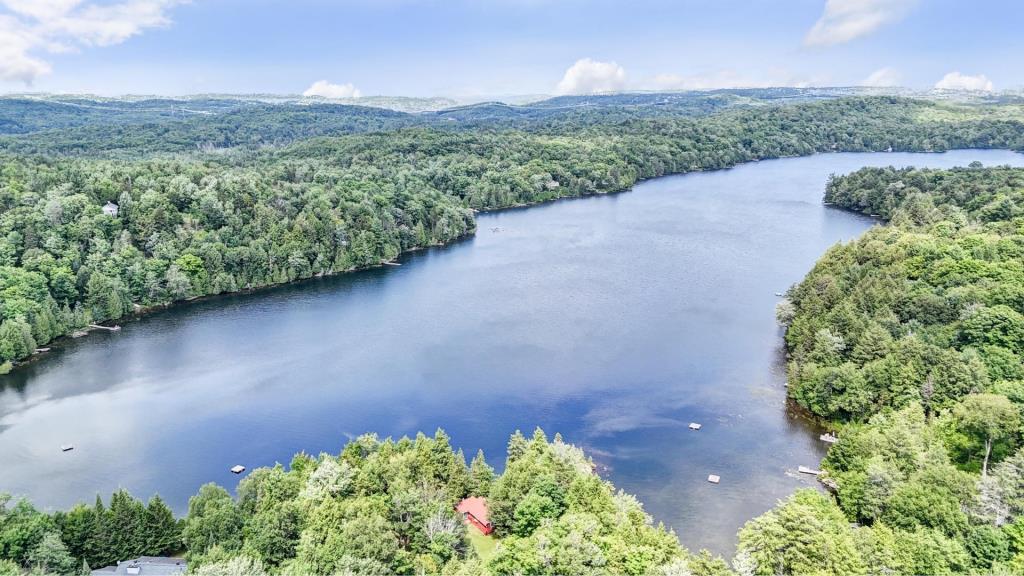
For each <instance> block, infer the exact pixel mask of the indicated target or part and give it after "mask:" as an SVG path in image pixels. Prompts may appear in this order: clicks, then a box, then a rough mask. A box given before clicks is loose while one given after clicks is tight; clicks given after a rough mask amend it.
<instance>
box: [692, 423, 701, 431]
mask: <svg viewBox="0 0 1024 576" xmlns="http://www.w3.org/2000/svg"><path fill="white" fill-rule="evenodd" d="M690 430H700V424H697V423H696V422H690Z"/></svg>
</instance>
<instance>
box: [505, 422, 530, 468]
mask: <svg viewBox="0 0 1024 576" xmlns="http://www.w3.org/2000/svg"><path fill="white" fill-rule="evenodd" d="M526 447H527V443H526V438H525V437H524V436H523V433H522V432H521V431H519V430H516V431H515V434H512V437H511V438H509V439H508V460H507V461H506V466H507V465H508V464H511V463H512V462H515V461H516V460H517V459H518V458H519V457H520V456H522V455H523V454H525V453H526Z"/></svg>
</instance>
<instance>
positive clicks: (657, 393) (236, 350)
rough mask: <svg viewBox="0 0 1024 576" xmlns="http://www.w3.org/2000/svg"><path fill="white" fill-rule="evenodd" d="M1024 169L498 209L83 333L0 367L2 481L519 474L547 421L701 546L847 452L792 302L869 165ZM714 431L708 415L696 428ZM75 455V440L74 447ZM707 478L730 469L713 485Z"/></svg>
mask: <svg viewBox="0 0 1024 576" xmlns="http://www.w3.org/2000/svg"><path fill="white" fill-rule="evenodd" d="M973 160H980V161H981V162H983V163H985V164H986V165H994V164H1014V165H1024V156H1022V155H1019V154H1014V153H1010V152H1002V151H992V150H989V151H956V152H949V153H945V154H898V153H897V154H881V153H879V154H827V155H817V156H811V157H806V158H793V159H784V160H773V161H765V162H759V163H753V164H747V165H743V166H739V167H737V168H734V169H731V170H724V171H717V172H705V173H695V174H689V175H682V176H671V177H665V178H659V179H656V180H651V181H648V182H644V183H641V184H639V185H637V186H636V187H635V189H634V190H632V191H631V192H628V193H623V194H617V195H611V196H602V197H590V198H585V199H578V200H566V201H560V202H555V203H550V204H546V205H541V206H536V207H531V208H527V209H520V210H508V211H502V212H496V213H489V214H481V215H479V218H478V226H479V229H478V232H477V234H476V235H475V237H473V238H471V239H467V240H465V241H462V242H459V243H456V244H454V245H452V246H448V247H445V248H439V249H432V250H427V251H424V252H420V253H415V254H411V255H408V256H406V257H405V258H403V259H402V261H401V262H402V266H401V267H386V268H381V269H375V270H369V271H365V272H360V273H355V274H348V275H342V276H339V277H334V278H326V279H319V280H314V281H309V282H305V283H301V284H296V285H291V286H286V287H280V288H275V289H270V290H265V291H262V292H259V293H254V294H245V295H236V296H224V297H217V298H212V299H208V300H203V301H199V302H194V303H191V304H188V305H182V306H177V307H174V308H171V309H167V310H163V311H159V312H156V313H153V314H151V315H148V316H146V317H144V318H142V319H139V320H137V321H131V322H127V323H124V324H123V326H124V328H123V330H121V331H120V332H117V333H108V332H99V331H97V332H93V333H92V334H90V335H89V336H88V337H86V338H82V339H79V340H72V341H64V342H61V343H59V344H57V345H56V346H55V347H54V350H53V351H52V352H51V353H50V354H49V355H48V357H47V358H45V359H43V360H42V361H39V362H35V363H33V364H30V365H28V366H26V367H24V368H21V369H18V370H15V371H14V372H13V373H12V374H9V375H7V376H3V377H0V490H4V491H9V492H12V493H14V494H18V495H25V496H28V497H29V498H31V499H32V500H33V501H34V502H35V503H36V504H38V505H40V506H43V507H61V508H63V507H68V506H70V505H72V504H74V503H75V502H77V501H91V500H92V499H93V498H94V497H95V495H96V493H100V494H102V495H103V496H104V498H105V499H106V498H108V497H109V494H110V492H111V491H112V490H114V489H116V488H118V487H124V488H127V489H129V490H130V491H131V492H132V493H133V494H135V495H137V496H140V497H143V498H148V497H149V496H150V495H151V494H152V493H154V492H158V493H160V494H161V496H163V497H164V498H165V499H166V500H167V501H168V502H169V503H170V504H171V505H172V506H173V508H174V509H175V510H176V511H177V512H178V513H182V512H184V511H185V510H186V508H187V503H188V498H189V496H190V495H192V494H193V493H195V492H196V490H197V489H198V488H199V486H200V485H201V484H203V483H205V482H210V481H213V482H218V483H220V484H223V485H226V486H229V487H233V486H234V485H235V483H236V482H237V481H238V477H237V476H234V475H233V474H231V473H230V472H229V471H228V469H229V468H230V467H231V466H233V465H235V464H243V465H245V466H247V467H249V468H250V469H251V468H253V467H256V466H265V465H272V464H273V463H274V462H277V461H279V462H284V463H287V462H288V461H289V460H290V459H291V456H292V454H293V453H295V452H298V451H302V450H305V451H307V452H310V453H313V454H316V453H319V452H321V451H328V452H333V453H337V452H338V451H339V450H340V449H341V447H342V445H343V444H344V443H345V442H346V441H347V440H348V439H350V438H352V437H354V435H358V434H361V433H364V432H376V433H377V434H379V435H381V436H388V435H393V436H399V435H402V434H414V433H415V432H416V431H419V430H423V431H425V432H427V433H432V432H433V431H434V430H435V429H436V428H438V427H443V428H444V429H445V430H446V431H447V432H448V433H449V434H450V435H451V437H452V440H453V443H454V444H455V445H456V446H459V447H462V448H463V449H465V451H466V454H467V457H472V455H473V454H474V453H475V452H476V450H477V449H478V448H483V449H484V451H485V453H486V454H487V456H488V459H489V461H490V462H491V463H492V465H494V466H496V467H498V468H499V469H500V468H501V464H502V462H503V460H504V448H505V444H506V442H507V440H508V436H509V434H511V433H512V432H513V431H514V430H515V429H517V428H520V429H522V430H523V431H524V432H525V433H527V434H529V433H530V432H531V431H532V430H533V429H534V427H535V426H541V427H542V428H544V430H545V431H546V432H548V433H549V435H553V434H554V433H555V432H560V433H561V434H562V435H563V436H564V437H565V439H566V440H567V441H570V442H573V443H576V444H579V445H580V446H582V447H584V448H585V449H587V450H588V451H589V453H590V455H591V456H592V457H593V458H594V460H595V462H596V463H597V464H598V465H599V467H600V470H601V472H602V474H603V475H604V476H605V477H607V478H608V479H610V480H611V481H613V482H614V483H615V484H616V485H617V486H618V487H620V488H622V489H624V490H626V491H628V492H632V493H635V494H636V495H637V496H639V498H640V499H641V500H642V501H643V502H644V503H645V506H646V509H647V510H648V511H649V512H650V513H651V514H652V515H653V516H654V518H655V519H656V520H658V521H663V522H665V523H666V524H667V525H670V526H672V527H673V528H675V530H676V531H677V533H678V535H679V537H680V539H681V540H682V542H683V543H684V544H685V545H686V546H688V547H690V548H691V549H698V548H702V547H706V548H710V549H711V550H714V551H716V552H719V553H722V554H731V553H732V550H733V547H734V539H735V533H736V530H737V529H738V528H739V527H740V526H741V525H742V524H743V523H744V522H745V521H746V520H748V519H750V518H752V517H753V516H755V515H757V514H760V513H762V512H764V511H765V510H767V509H769V508H770V507H771V506H772V505H774V503H775V502H776V500H777V499H779V498H783V497H785V496H786V495H788V494H790V493H791V492H792V491H793V490H795V489H797V488H798V487H801V486H813V485H815V483H814V481H813V479H811V478H809V477H799V476H800V475H799V474H796V473H795V470H796V468H797V467H798V466H800V465H806V466H812V467H816V465H817V463H818V461H819V460H820V458H821V457H822V455H823V454H824V451H825V448H826V446H825V445H823V443H822V442H820V441H819V440H818V433H819V432H818V431H817V430H815V429H813V428H812V427H810V426H809V425H808V424H807V423H806V422H804V421H803V420H801V419H800V418H799V417H797V416H795V415H793V414H790V413H789V411H788V410H787V406H786V402H785V388H784V383H785V370H784V352H783V347H782V332H781V330H780V329H779V328H778V326H777V325H776V323H775V320H774V308H775V304H776V302H777V301H778V298H777V297H776V296H775V293H776V292H782V291H785V290H786V289H787V288H788V287H789V286H790V285H792V284H793V283H795V282H798V281H799V280H800V279H801V278H802V277H803V276H804V274H805V273H806V272H807V271H808V270H809V269H810V268H811V266H812V265H813V264H814V262H815V260H817V258H818V257H819V256H820V255H821V254H822V253H823V252H824V251H825V250H826V249H827V248H828V247H829V246H832V245H833V244H835V243H836V242H840V241H844V240H848V239H851V238H854V237H856V236H858V235H859V234H861V233H862V232H864V231H865V230H866V229H867V228H868V227H870V226H872V225H873V223H874V222H873V220H872V219H870V218H867V217H864V216H860V215H856V214H852V213H849V212H844V211H841V210H837V209H832V208H827V207H825V206H823V205H822V201H821V198H822V193H823V191H824V186H825V181H826V179H827V177H828V175H829V174H830V173H845V172H850V171H853V170H855V169H857V168H859V167H861V166H865V165H876V166H880V165H890V164H892V165H896V166H903V165H917V166H932V167H949V166H954V165H966V164H968V163H969V162H971V161H973ZM690 422H699V423H701V424H702V425H703V428H702V429H701V430H700V431H698V432H694V431H691V430H689V429H688V428H687V425H688V424H689V423H690ZM62 444H74V445H75V450H74V451H72V452H67V453H62V452H61V451H60V446H61V445H62ZM709 474H717V475H720V476H721V477H722V480H721V483H720V484H718V485H713V484H709V483H708V482H707V481H706V478H707V476H708V475H709Z"/></svg>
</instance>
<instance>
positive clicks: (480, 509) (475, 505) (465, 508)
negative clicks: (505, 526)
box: [455, 496, 491, 524]
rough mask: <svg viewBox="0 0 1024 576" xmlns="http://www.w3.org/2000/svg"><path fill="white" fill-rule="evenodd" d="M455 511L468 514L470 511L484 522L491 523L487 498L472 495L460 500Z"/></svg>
mask: <svg viewBox="0 0 1024 576" xmlns="http://www.w3.org/2000/svg"><path fill="white" fill-rule="evenodd" d="M455 511H456V512H458V513H459V514H466V513H467V512H468V513H469V514H472V515H473V517H474V518H476V519H477V520H478V521H480V522H481V523H483V524H490V523H491V520H490V518H489V517H488V516H487V498H481V497H479V496H470V497H469V498H466V499H465V500H463V501H462V502H459V503H458V504H457V505H456V506H455Z"/></svg>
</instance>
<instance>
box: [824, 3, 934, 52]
mask: <svg viewBox="0 0 1024 576" xmlns="http://www.w3.org/2000/svg"><path fill="white" fill-rule="evenodd" d="M916 4H917V0H827V1H826V2H825V11H824V12H823V13H822V14H821V18H819V19H818V21H817V22H815V23H814V26H812V27H811V29H810V31H809V32H807V36H806V37H804V45H806V46H833V45H836V44H843V43H845V42H849V41H850V40H853V39H855V38H860V37H861V36H866V35H868V34H871V33H872V32H874V31H875V30H878V29H879V28H881V27H882V26H885V25H886V24H890V23H892V22H896V21H898V20H900V19H902V18H903V17H904V16H906V15H907V13H909V12H910V10H911V9H912V8H913V7H914V6H915V5H916Z"/></svg>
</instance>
